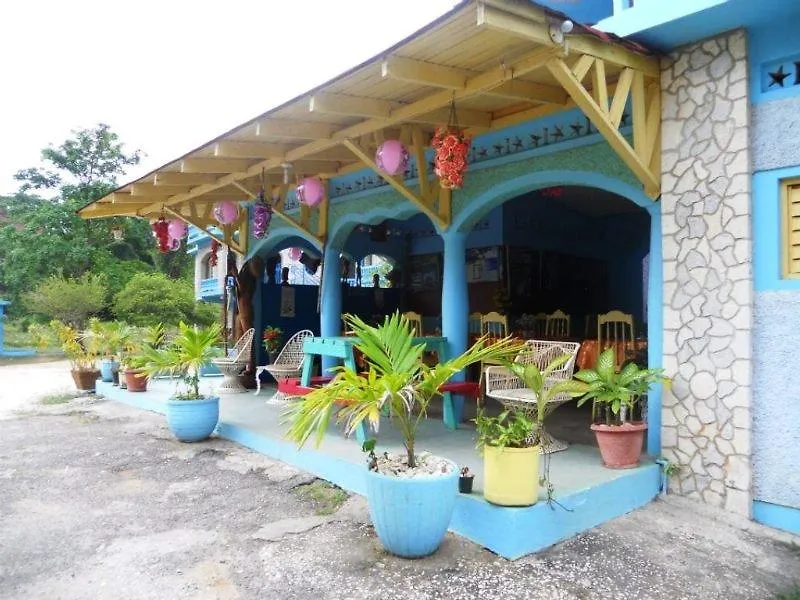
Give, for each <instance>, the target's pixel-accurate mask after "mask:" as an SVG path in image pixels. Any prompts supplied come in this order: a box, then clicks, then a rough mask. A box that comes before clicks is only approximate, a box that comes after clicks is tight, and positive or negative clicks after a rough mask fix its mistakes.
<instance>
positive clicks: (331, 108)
mask: <svg viewBox="0 0 800 600" xmlns="http://www.w3.org/2000/svg"><path fill="white" fill-rule="evenodd" d="M308 111H309V112H312V113H320V114H328V115H345V116H351V117H365V118H372V117H377V118H386V117H388V116H389V115H390V114H392V103H391V102H389V101H388V100H378V99H376V98H361V97H359V96H345V95H342V94H326V93H324V92H320V93H317V94H314V95H313V96H311V98H310V99H309V101H308Z"/></svg>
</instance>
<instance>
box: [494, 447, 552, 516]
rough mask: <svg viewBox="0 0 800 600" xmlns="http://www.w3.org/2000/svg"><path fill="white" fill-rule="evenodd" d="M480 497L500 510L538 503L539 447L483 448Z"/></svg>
mask: <svg viewBox="0 0 800 600" xmlns="http://www.w3.org/2000/svg"><path fill="white" fill-rule="evenodd" d="M483 496H484V498H486V500H488V501H489V502H491V503H492V504H499V505H501V506H531V505H532V504H536V501H537V500H538V499H539V446H534V447H533V448H497V447H495V446H484V448H483Z"/></svg>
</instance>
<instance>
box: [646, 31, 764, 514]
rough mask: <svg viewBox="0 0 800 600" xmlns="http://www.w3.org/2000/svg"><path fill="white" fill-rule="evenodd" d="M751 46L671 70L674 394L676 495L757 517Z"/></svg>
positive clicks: (669, 307) (725, 49)
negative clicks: (753, 408) (753, 413)
mask: <svg viewBox="0 0 800 600" xmlns="http://www.w3.org/2000/svg"><path fill="white" fill-rule="evenodd" d="M747 69H748V66H747V38H746V34H745V32H744V31H735V32H731V33H727V34H723V35H721V36H719V37H716V38H713V39H709V40H706V41H703V42H700V43H696V44H693V45H691V46H687V47H684V48H681V49H678V50H677V51H675V52H674V53H672V54H671V55H670V56H669V57H668V58H667V59H665V60H664V61H663V63H662V107H663V108H662V110H663V114H662V197H661V210H662V230H663V242H662V243H663V255H664V367H665V370H666V373H667V374H668V375H669V376H670V377H672V380H673V381H672V386H671V388H670V389H668V390H666V391H665V392H664V399H663V414H662V420H663V428H662V445H663V452H664V455H665V457H666V458H668V459H670V460H671V461H673V462H675V463H677V464H678V465H679V466H680V471H679V472H678V474H677V475H676V476H674V477H673V479H672V481H671V490H672V491H673V492H676V493H679V494H682V495H685V496H688V497H691V498H695V499H697V500H699V501H702V502H705V503H708V504H711V505H713V506H719V507H724V508H725V509H727V510H730V511H733V512H735V513H738V514H741V515H745V516H749V515H750V506H751V500H752V475H751V414H750V412H751V408H750V405H751V397H752V393H751V379H752V368H753V367H752V340H751V332H752V321H753V277H752V231H751V194H750V150H749V148H750V145H749V98H748V70H747Z"/></svg>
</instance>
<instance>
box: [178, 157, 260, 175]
mask: <svg viewBox="0 0 800 600" xmlns="http://www.w3.org/2000/svg"><path fill="white" fill-rule="evenodd" d="M252 164H253V161H250V160H246V159H235V158H231V159H226V158H187V159H184V160H182V161H181V172H182V173H241V172H243V171H246V170H247V169H248V167H249V166H250V165H252Z"/></svg>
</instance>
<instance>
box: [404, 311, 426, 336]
mask: <svg viewBox="0 0 800 600" xmlns="http://www.w3.org/2000/svg"><path fill="white" fill-rule="evenodd" d="M403 316H404V317H405V318H406V319H408V321H409V323H411V326H412V327H413V328H414V335H415V336H416V337H422V315H421V314H419V313H415V312H413V311H409V312H405V313H403Z"/></svg>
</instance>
